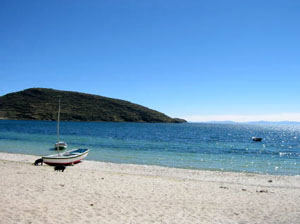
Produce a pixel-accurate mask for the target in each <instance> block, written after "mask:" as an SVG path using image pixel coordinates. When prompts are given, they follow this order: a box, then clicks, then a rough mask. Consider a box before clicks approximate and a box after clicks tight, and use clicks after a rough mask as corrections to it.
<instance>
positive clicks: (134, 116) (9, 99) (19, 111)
mask: <svg viewBox="0 0 300 224" xmlns="http://www.w3.org/2000/svg"><path fill="white" fill-rule="evenodd" d="M59 97H60V98H61V120H65V121H116V122H118V121H128V122H169V123H181V122H186V121H185V120H182V119H178V118H175V119H173V118H170V117H168V116H166V115H165V114H163V113H160V112H158V111H155V110H151V109H149V108H147V107H143V106H141V105H138V104H134V103H131V102H128V101H124V100H119V99H112V98H108V97H103V96H97V95H92V94H86V93H79V92H70V91H60V90H54V89H45V88H31V89H26V90H23V91H20V92H15V93H10V94H7V95H4V96H2V97H0V119H8V120H56V119H57V111H58V98H59Z"/></svg>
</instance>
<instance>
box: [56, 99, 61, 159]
mask: <svg viewBox="0 0 300 224" xmlns="http://www.w3.org/2000/svg"><path fill="white" fill-rule="evenodd" d="M59 119H60V97H59V98H58V114H57V143H59ZM56 150H57V152H58V153H59V144H57V148H56Z"/></svg>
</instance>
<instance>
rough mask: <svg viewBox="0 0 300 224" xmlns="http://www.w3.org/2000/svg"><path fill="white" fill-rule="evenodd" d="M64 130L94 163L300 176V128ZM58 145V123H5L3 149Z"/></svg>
mask: <svg viewBox="0 0 300 224" xmlns="http://www.w3.org/2000/svg"><path fill="white" fill-rule="evenodd" d="M60 130H61V132H60V134H61V138H60V139H61V140H63V141H66V142H67V143H68V149H71V148H78V147H80V148H89V149H90V150H91V151H90V153H89V155H88V157H87V159H89V160H98V161H104V162H114V163H133V164H147V165H160V166H167V167H180V168H189V169H208V170H225V171H237V172H255V173H269V174H279V175H300V125H254V124H251V125H246V124H204V123H185V124H162V123H158V124H149V123H113V122H61V125H60ZM252 136H259V137H262V138H263V141H262V142H253V141H252V139H251V137H252ZM56 141H57V136H56V122H51V121H8V120H0V151H3V152H12V153H23V154H33V155H47V154H52V153H55V152H54V149H53V146H54V143H55V142H56Z"/></svg>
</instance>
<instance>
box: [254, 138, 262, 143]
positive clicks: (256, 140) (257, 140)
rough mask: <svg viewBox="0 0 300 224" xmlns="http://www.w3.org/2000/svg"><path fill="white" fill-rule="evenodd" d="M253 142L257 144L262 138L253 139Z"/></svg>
mask: <svg viewBox="0 0 300 224" xmlns="http://www.w3.org/2000/svg"><path fill="white" fill-rule="evenodd" d="M252 140H253V141H255V142H261V140H262V138H259V137H252Z"/></svg>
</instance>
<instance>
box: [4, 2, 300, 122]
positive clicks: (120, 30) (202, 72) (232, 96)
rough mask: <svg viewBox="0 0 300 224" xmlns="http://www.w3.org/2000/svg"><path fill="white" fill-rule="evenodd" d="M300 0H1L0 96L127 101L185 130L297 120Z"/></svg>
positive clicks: (299, 97) (299, 62)
mask: <svg viewBox="0 0 300 224" xmlns="http://www.w3.org/2000/svg"><path fill="white" fill-rule="evenodd" d="M299 27H300V1H298V0H281V1H278V0H272V1H271V0H266V1H260V0H259V1H258V0H243V1H241V0H226V1H224V0H210V1H208V0H205V1H204V0H185V1H182V0H163V1H162V0H151V1H149V0H126V1H125V0H89V1H85V0H51V1H50V0H48V1H46V0H26V1H23V0H0V96H2V95H5V94H7V93H10V92H16V91H20V90H23V89H27V88H32V87H44V88H53V89H59V90H70V91H78V92H85V93H91V94H97V95H102V96H107V97H112V98H118V99H123V100H127V101H131V102H133V103H137V104H141V105H143V106H146V107H149V108H151V109H155V110H158V111H160V112H163V113H165V114H167V115H169V116H171V117H180V118H185V119H187V120H188V121H193V122H197V121H222V120H233V121H257V120H269V121H281V120H284V121H286V120H292V121H300V103H299V102H300V28H299Z"/></svg>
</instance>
